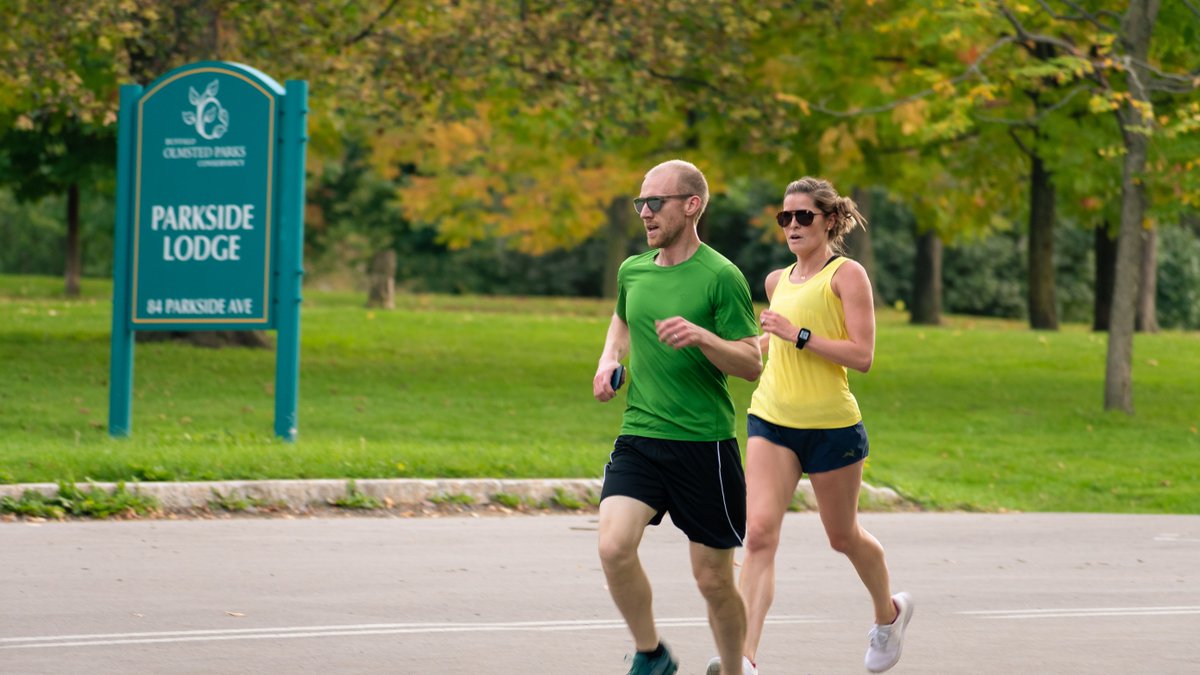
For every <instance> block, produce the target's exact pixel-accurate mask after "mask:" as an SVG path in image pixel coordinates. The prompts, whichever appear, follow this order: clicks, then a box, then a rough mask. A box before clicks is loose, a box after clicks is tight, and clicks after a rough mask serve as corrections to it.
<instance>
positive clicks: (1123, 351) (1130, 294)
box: [1104, 0, 1159, 414]
mask: <svg viewBox="0 0 1200 675" xmlns="http://www.w3.org/2000/svg"><path fill="white" fill-rule="evenodd" d="M1158 6H1159V3H1158V0H1132V1H1131V2H1130V3H1129V10H1128V11H1127V12H1126V13H1125V16H1124V17H1123V18H1122V20H1121V37H1120V39H1121V41H1122V43H1123V44H1124V46H1125V49H1126V51H1127V52H1128V54H1129V56H1131V57H1133V58H1134V59H1137V60H1138V61H1140V62H1141V63H1145V62H1146V54H1147V53H1148V52H1149V50H1150V34H1151V31H1152V30H1153V27H1154V21H1155V18H1156V16H1157V14H1158ZM1132 68H1133V70H1134V71H1140V72H1131V73H1127V74H1126V78H1127V81H1128V83H1129V93H1130V96H1131V100H1130V101H1126V102H1125V103H1124V104H1122V106H1121V107H1120V108H1119V109H1118V110H1117V118H1118V121H1119V122H1120V124H1121V136H1122V138H1123V140H1124V142H1125V158H1124V161H1123V166H1122V170H1121V230H1120V234H1118V236H1117V269H1116V276H1115V279H1114V281H1113V303H1112V315H1111V317H1110V318H1111V324H1110V326H1109V330H1108V355H1107V357H1106V361H1105V371H1104V409H1105V410H1123V411H1125V412H1127V413H1129V414H1133V329H1134V314H1135V311H1136V309H1137V308H1136V305H1137V293H1138V288H1137V287H1138V275H1139V269H1140V267H1141V264H1140V263H1141V260H1142V235H1143V231H1144V230H1143V227H1142V220H1143V218H1145V214H1146V187H1145V184H1144V182H1143V180H1142V174H1143V172H1144V171H1145V168H1146V148H1147V146H1148V145H1149V139H1148V138H1147V136H1146V133H1145V132H1144V131H1142V130H1143V129H1144V128H1146V126H1148V122H1147V120H1146V119H1145V118H1143V117H1142V113H1141V110H1140V109H1139V108H1138V107H1137V105H1134V103H1137V104H1138V105H1144V106H1146V109H1149V100H1150V93H1149V92H1148V91H1146V90H1145V89H1144V88H1143V87H1142V86H1141V84H1140V83H1142V82H1148V81H1149V76H1150V73H1148V72H1147V71H1146V69H1145V68H1144V67H1142V66H1139V65H1136V64H1135V65H1133V66H1132Z"/></svg>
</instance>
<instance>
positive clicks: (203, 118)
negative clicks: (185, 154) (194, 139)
mask: <svg viewBox="0 0 1200 675" xmlns="http://www.w3.org/2000/svg"><path fill="white" fill-rule="evenodd" d="M219 86H220V82H219V81H217V80H213V81H212V82H209V83H208V86H207V87H205V88H204V93H203V94H201V93H199V92H197V91H196V88H195V87H188V103H191V104H192V105H194V106H196V109H195V110H194V111H193V110H185V111H183V121H184V122H185V123H186V124H190V125H192V126H194V127H196V133H198V134H200V137H201V138H206V139H208V140H210V141H211V140H215V139H218V138H220V137H222V136H224V135H225V132H226V131H228V130H229V111H228V110H226V109H225V108H223V107H221V102H220V101H218V100H217V89H218V87H219Z"/></svg>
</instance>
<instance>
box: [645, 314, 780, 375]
mask: <svg viewBox="0 0 1200 675" xmlns="http://www.w3.org/2000/svg"><path fill="white" fill-rule="evenodd" d="M654 325H655V327H656V328H657V330H658V339H659V340H660V341H662V342H664V343H665V344H668V345H670V346H672V347H674V348H675V349H683V348H684V347H699V348H700V351H701V352H703V353H704V355H705V356H706V357H708V360H709V361H712V364H713V365H714V366H716V367H717V368H718V369H720V371H721V372H723V373H725V374H726V375H733V376H734V377H740V378H742V379H743V380H749V381H750V382H753V381H755V380H757V379H758V376H759V375H760V374H762V366H763V362H762V352H761V351H760V350H759V348H758V337H757V336H753V335H752V336H750V337H746V338H742V339H740V340H726V339H724V338H722V337H720V336H719V335H717V334H716V333H714V332H712V331H710V330H707V329H705V328H701V327H700V326H697V325H696V324H694V323H692V322H691V321H688V320H687V319H685V318H683V317H682V316H673V317H671V318H669V319H663V320H662V321H656V322H655V324H654Z"/></svg>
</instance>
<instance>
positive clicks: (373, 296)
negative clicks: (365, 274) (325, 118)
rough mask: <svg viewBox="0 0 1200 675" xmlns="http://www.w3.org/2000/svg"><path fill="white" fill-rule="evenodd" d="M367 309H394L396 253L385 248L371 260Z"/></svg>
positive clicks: (377, 252)
mask: <svg viewBox="0 0 1200 675" xmlns="http://www.w3.org/2000/svg"><path fill="white" fill-rule="evenodd" d="M367 284H368V289H367V307H379V308H381V309H396V251H395V250H394V249H391V248H385V249H382V250H380V251H376V253H375V255H374V256H373V257H372V258H371V271H370V276H369V279H368V281H367Z"/></svg>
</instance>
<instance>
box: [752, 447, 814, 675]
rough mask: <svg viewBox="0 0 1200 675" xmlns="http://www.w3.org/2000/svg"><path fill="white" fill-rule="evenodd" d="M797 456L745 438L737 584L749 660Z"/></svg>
mask: <svg viewBox="0 0 1200 675" xmlns="http://www.w3.org/2000/svg"><path fill="white" fill-rule="evenodd" d="M800 475H801V468H800V460H798V459H797V458H796V455H795V453H793V452H792V451H791V450H789V449H787V448H785V447H783V446H780V445H775V444H774V443H771V442H770V441H768V440H767V439H765V438H763V437H761V436H751V437H750V438H749V439H747V441H746V542H745V546H746V556H745V559H744V560H743V561H742V573H741V576H740V577H739V584H738V585H739V588H740V589H741V592H742V598H743V600H744V601H745V603H746V618H747V625H746V644H745V652H746V656H749V657H750V660H752V661H753V660H755V653H756V652H757V651H758V643H759V640H760V639H761V638H762V628H763V622H764V621H765V620H766V618H767V610H769V609H770V608H771V602H772V601H773V600H774V599H775V553H776V552H777V551H778V550H779V530H780V527H781V526H782V525H783V515H784V514H785V513H786V512H787V508H788V505H790V504H791V503H792V496H793V495H794V494H795V493H796V484H797V483H799V482H800Z"/></svg>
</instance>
